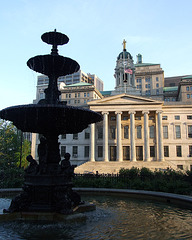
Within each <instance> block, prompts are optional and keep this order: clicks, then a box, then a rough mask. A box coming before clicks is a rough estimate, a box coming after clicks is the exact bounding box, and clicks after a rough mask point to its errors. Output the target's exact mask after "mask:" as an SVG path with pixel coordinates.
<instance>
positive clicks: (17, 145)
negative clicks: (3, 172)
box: [0, 120, 30, 169]
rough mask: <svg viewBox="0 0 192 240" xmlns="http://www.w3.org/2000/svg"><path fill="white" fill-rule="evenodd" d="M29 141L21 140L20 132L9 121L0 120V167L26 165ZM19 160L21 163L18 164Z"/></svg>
mask: <svg viewBox="0 0 192 240" xmlns="http://www.w3.org/2000/svg"><path fill="white" fill-rule="evenodd" d="M29 154H30V143H29V142H28V141H27V140H23V138H22V133H21V131H19V130H18V129H17V128H16V127H15V126H14V125H13V124H12V123H11V122H9V121H4V120H0V167H1V169H2V168H3V169H5V168H10V167H15V166H20V167H26V160H25V159H26V156H27V155H29ZM20 162H21V164H20Z"/></svg>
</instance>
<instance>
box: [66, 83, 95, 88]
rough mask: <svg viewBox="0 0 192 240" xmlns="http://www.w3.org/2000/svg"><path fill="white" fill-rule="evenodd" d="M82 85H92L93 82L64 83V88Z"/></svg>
mask: <svg viewBox="0 0 192 240" xmlns="http://www.w3.org/2000/svg"><path fill="white" fill-rule="evenodd" d="M82 86H93V84H91V83H86V82H78V83H74V84H70V85H66V86H65V87H64V88H67V87H82Z"/></svg>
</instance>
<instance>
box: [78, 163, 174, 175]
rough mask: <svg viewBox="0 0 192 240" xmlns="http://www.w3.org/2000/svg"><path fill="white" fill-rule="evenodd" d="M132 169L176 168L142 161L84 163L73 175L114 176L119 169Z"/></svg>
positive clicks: (170, 165)
mask: <svg viewBox="0 0 192 240" xmlns="http://www.w3.org/2000/svg"><path fill="white" fill-rule="evenodd" d="M132 167H137V168H139V169H141V168H143V167H146V168H149V169H150V170H152V171H155V170H159V169H160V170H165V169H167V168H172V169H176V167H175V166H174V165H173V164H171V162H157V161H152V162H143V161H137V162H130V161H124V162H86V163H84V164H82V165H80V166H78V167H76V168H75V173H81V174H83V173H89V172H91V173H96V171H98V173H99V174H102V173H105V174H107V173H109V174H112V173H114V174H116V173H118V172H119V170H120V169H121V168H125V169H130V168H132Z"/></svg>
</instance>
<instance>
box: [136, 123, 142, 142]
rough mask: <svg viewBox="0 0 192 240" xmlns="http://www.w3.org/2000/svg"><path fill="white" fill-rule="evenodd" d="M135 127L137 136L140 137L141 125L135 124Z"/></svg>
mask: <svg viewBox="0 0 192 240" xmlns="http://www.w3.org/2000/svg"><path fill="white" fill-rule="evenodd" d="M136 129H137V138H138V139H141V138H142V135H141V129H142V127H141V125H139V126H137V127H136Z"/></svg>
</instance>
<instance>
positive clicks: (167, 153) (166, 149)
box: [164, 146, 169, 157]
mask: <svg viewBox="0 0 192 240" xmlns="http://www.w3.org/2000/svg"><path fill="white" fill-rule="evenodd" d="M164 157H169V146H164Z"/></svg>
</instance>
